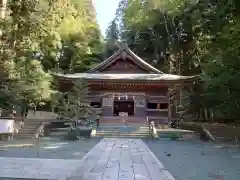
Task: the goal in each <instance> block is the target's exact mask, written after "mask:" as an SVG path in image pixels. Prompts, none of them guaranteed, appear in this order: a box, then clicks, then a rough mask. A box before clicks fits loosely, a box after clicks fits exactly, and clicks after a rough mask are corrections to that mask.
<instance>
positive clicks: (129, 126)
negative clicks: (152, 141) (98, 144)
mask: <svg viewBox="0 0 240 180" xmlns="http://www.w3.org/2000/svg"><path fill="white" fill-rule="evenodd" d="M95 137H112V138H115V137H117V138H149V126H148V123H147V121H146V119H145V118H138V117H129V118H127V119H126V120H124V118H120V117H105V118H101V119H100V126H99V128H98V129H97V130H96V134H95Z"/></svg>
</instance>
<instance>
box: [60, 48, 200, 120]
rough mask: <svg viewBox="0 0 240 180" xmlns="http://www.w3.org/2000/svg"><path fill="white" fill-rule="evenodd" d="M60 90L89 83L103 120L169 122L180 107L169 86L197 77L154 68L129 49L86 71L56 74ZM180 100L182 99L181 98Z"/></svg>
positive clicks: (177, 85)
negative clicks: (171, 94) (76, 83)
mask: <svg viewBox="0 0 240 180" xmlns="http://www.w3.org/2000/svg"><path fill="white" fill-rule="evenodd" d="M55 76H56V78H57V80H58V82H59V84H60V90H61V91H67V90H69V89H70V88H71V87H72V85H73V81H75V80H77V79H85V80H87V81H88V83H89V88H90V94H89V98H90V102H91V105H92V106H93V107H94V108H96V110H99V111H101V112H102V116H101V121H102V122H112V121H119V122H120V121H121V119H122V116H127V119H128V121H131V122H138V123H139V122H146V120H147V119H148V120H149V121H155V123H168V122H169V121H170V120H171V119H174V118H177V108H176V105H174V103H171V101H170V98H169V89H172V88H174V89H176V87H177V90H178V94H180V93H181V91H182V89H183V88H185V87H186V86H188V85H191V84H192V82H193V80H194V79H195V78H196V76H179V75H171V74H165V73H163V72H161V71H159V70H158V69H156V68H154V67H153V66H151V65H150V64H148V63H147V62H145V61H144V60H142V59H141V58H140V57H138V56H137V55H136V54H134V53H133V52H132V51H131V50H130V49H129V48H121V49H119V50H118V51H117V52H116V53H115V54H113V55H112V56H111V57H109V58H108V59H106V60H104V61H103V62H102V63H100V64H98V65H97V66H96V67H94V68H92V69H90V70H88V71H87V72H85V73H76V74H55ZM179 102H180V100H179Z"/></svg>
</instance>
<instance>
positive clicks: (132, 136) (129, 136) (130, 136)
mask: <svg viewBox="0 0 240 180" xmlns="http://www.w3.org/2000/svg"><path fill="white" fill-rule="evenodd" d="M98 137H99V138H100V137H101V138H102V137H104V138H131V139H132V138H141V139H142V138H149V135H129V134H128V135H127V134H120V135H116V134H114V135H96V136H94V138H98Z"/></svg>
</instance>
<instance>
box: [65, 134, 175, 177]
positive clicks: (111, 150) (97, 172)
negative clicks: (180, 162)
mask: <svg viewBox="0 0 240 180" xmlns="http://www.w3.org/2000/svg"><path fill="white" fill-rule="evenodd" d="M95 153H96V154H97V156H96V155H95ZM89 156H90V157H91V160H89ZM77 179H78V180H175V179H174V177H173V176H172V175H171V173H170V172H169V171H168V170H167V169H166V168H165V167H164V166H163V164H162V163H161V162H160V161H159V160H158V159H157V157H156V156H155V155H154V154H153V153H152V151H151V150H150V149H149V148H148V147H147V146H146V144H145V143H144V142H143V141H142V140H140V139H118V138H105V139H103V140H102V141H101V142H99V144H98V145H96V146H95V147H94V148H93V149H92V150H91V152H90V153H89V154H88V155H86V157H85V159H84V160H83V164H81V165H80V166H79V167H77V169H76V172H75V173H73V174H72V175H71V176H70V177H69V178H68V180H77Z"/></svg>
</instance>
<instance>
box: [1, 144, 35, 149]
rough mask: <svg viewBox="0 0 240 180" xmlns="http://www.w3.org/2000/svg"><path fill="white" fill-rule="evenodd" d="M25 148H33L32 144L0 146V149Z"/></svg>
mask: <svg viewBox="0 0 240 180" xmlns="http://www.w3.org/2000/svg"><path fill="white" fill-rule="evenodd" d="M26 147H34V144H5V145H1V146H0V148H26Z"/></svg>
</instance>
